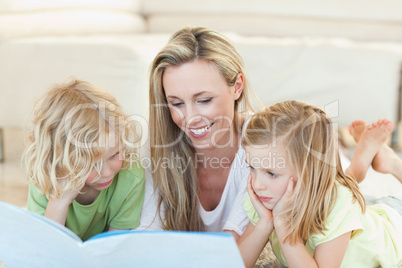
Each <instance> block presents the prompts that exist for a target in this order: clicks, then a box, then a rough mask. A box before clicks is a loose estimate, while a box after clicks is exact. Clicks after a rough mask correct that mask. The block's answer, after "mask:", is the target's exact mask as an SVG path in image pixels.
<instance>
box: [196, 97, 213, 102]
mask: <svg viewBox="0 0 402 268" xmlns="http://www.w3.org/2000/svg"><path fill="white" fill-rule="evenodd" d="M211 100H212V97H211V98H208V99H202V100H199V102H200V103H209V102H211Z"/></svg>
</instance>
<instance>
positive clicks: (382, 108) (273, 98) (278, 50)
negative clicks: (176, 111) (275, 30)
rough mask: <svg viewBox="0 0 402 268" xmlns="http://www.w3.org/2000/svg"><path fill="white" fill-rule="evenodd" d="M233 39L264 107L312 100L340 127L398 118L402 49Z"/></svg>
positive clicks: (318, 41) (323, 41) (315, 41)
mask: <svg viewBox="0 0 402 268" xmlns="http://www.w3.org/2000/svg"><path fill="white" fill-rule="evenodd" d="M229 36H230V38H231V39H232V40H233V41H234V43H235V45H236V47H237V48H238V51H239V53H240V54H241V55H242V57H243V59H244V62H245V67H246V68H245V70H246V72H247V74H248V76H249V78H250V81H251V85H252V87H253V89H254V91H255V92H256V94H257V96H258V97H259V98H260V99H261V100H262V102H263V103H264V104H265V105H271V104H274V103H276V102H279V101H283V100H289V99H295V100H299V101H304V102H308V103H311V104H314V105H317V106H320V107H324V108H326V109H327V110H328V111H329V113H330V115H331V116H332V117H333V121H335V122H336V123H338V124H339V125H340V126H341V127H343V126H348V125H349V124H350V123H351V122H352V121H353V120H356V119H361V120H366V121H368V122H373V121H376V120H378V119H380V118H389V119H391V120H393V121H394V122H397V121H398V119H399V97H400V94H399V86H400V63H401V58H402V57H401V55H402V53H401V51H402V47H401V46H398V45H390V44H388V45H387V44H376V43H368V42H366V43H361V42H351V41H346V40H342V39H308V38H304V39H272V38H247V37H242V36H237V35H229Z"/></svg>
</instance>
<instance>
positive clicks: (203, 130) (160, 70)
mask: <svg viewBox="0 0 402 268" xmlns="http://www.w3.org/2000/svg"><path fill="white" fill-rule="evenodd" d="M249 90H250V89H249V88H248V82H247V78H246V75H245V73H244V70H243V62H242V59H241V57H240V55H239V54H238V52H237V51H236V49H235V48H234V46H233V45H232V44H231V43H230V42H229V40H228V39H227V38H226V37H224V36H223V35H221V34H219V33H218V32H216V31H213V30H211V29H207V28H202V27H195V28H191V27H187V28H184V29H181V30H179V31H178V32H176V33H175V34H174V35H173V36H172V37H171V39H170V41H169V43H168V44H167V45H166V46H165V48H163V49H162V51H160V52H159V54H158V55H157V56H156V58H155V59H154V62H153V65H152V68H151V77H150V120H149V121H150V136H151V139H150V141H151V144H150V147H151V151H150V153H151V162H152V167H151V169H149V170H147V171H146V178H147V187H146V197H145V200H146V202H145V203H144V208H143V214H142V215H141V228H144V229H165V230H180V231H211V232H212V231H213V232H222V231H227V232H231V233H232V234H233V235H234V237H235V238H238V237H239V235H241V234H242V232H243V230H244V229H245V227H246V226H247V223H248V220H247V216H246V214H245V213H244V211H243V209H242V203H243V202H244V189H245V187H246V184H247V174H248V167H246V166H245V165H243V164H242V163H243V161H244V150H243V149H242V147H241V146H240V139H241V136H242V127H243V123H244V119H245V118H244V116H242V115H241V114H240V112H241V111H251V110H252V108H251V105H250V102H249V99H248V97H249V94H250V92H249ZM161 160H162V161H164V160H169V161H168V163H171V162H172V163H173V164H170V165H168V167H166V166H165V165H162V164H161ZM165 162H166V161H165ZM165 162H164V163H165ZM152 178H153V180H152ZM154 190H155V191H154Z"/></svg>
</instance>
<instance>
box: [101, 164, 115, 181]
mask: <svg viewBox="0 0 402 268" xmlns="http://www.w3.org/2000/svg"><path fill="white" fill-rule="evenodd" d="M111 175H113V170H112V169H111V168H110V167H109V165H108V164H106V163H105V164H103V166H102V170H101V177H103V178H108V177H110V176H111Z"/></svg>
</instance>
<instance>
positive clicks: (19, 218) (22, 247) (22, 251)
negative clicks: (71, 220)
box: [0, 202, 84, 267]
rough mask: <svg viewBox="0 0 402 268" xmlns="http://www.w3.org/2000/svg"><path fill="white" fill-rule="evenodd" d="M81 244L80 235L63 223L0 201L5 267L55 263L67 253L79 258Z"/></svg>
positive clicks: (0, 251) (0, 248)
mask: <svg viewBox="0 0 402 268" xmlns="http://www.w3.org/2000/svg"><path fill="white" fill-rule="evenodd" d="M81 245H82V241H81V239H80V238H79V237H78V236H77V235H75V234H74V233H73V232H72V231H70V230H69V229H67V228H66V227H64V226H62V225H60V224H58V223H56V222H54V221H52V220H49V219H47V218H45V217H43V216H41V215H38V214H35V213H33V212H30V211H27V210H25V209H22V208H19V207H16V206H13V205H10V204H7V203H4V202H0V259H1V260H2V261H3V263H4V266H5V267H55V266H54V264H55V263H60V262H62V261H63V260H68V258H71V256H76V257H77V258H83V257H84V252H83V251H82V250H81ZM69 261H71V260H69ZM33 264H37V265H39V264H40V265H39V266H35V265H33ZM57 267H61V266H59V265H57Z"/></svg>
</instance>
